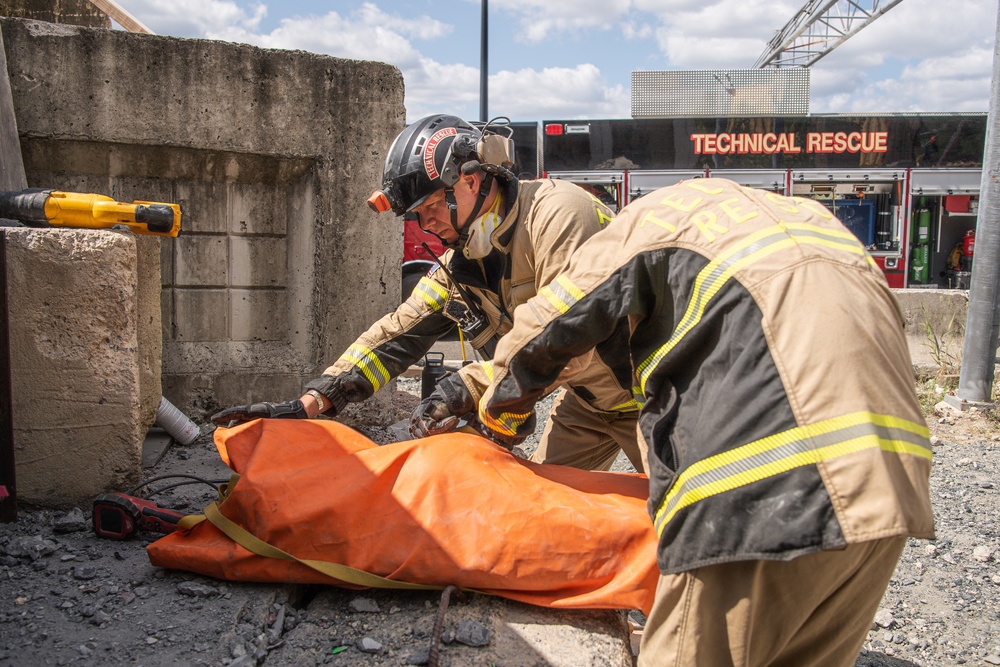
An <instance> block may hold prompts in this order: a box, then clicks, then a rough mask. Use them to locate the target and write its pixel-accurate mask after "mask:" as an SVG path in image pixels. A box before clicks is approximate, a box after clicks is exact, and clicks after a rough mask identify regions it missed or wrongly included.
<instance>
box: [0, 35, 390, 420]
mask: <svg viewBox="0 0 1000 667" xmlns="http://www.w3.org/2000/svg"><path fill="white" fill-rule="evenodd" d="M0 30H2V31H3V37H4V44H5V47H6V52H7V61H8V71H9V72H10V75H11V96H12V100H13V103H14V111H15V115H16V117H17V121H18V123H17V125H18V131H19V136H20V140H21V147H22V155H23V159H24V166H25V172H26V175H27V179H28V184H29V186H32V187H60V188H62V189H69V190H78V191H79V190H82V191H95V192H99V193H102V194H108V195H109V196H112V195H113V196H114V197H115V198H118V199H124V200H127V201H132V200H134V199H150V198H152V196H153V194H155V196H157V197H161V198H163V199H164V200H166V201H174V202H177V203H180V204H181V205H182V207H183V208H184V212H185V219H184V222H183V229H182V232H181V237H179V238H178V239H176V240H173V241H170V242H169V243H167V242H164V244H163V245H164V246H166V247H165V248H164V249H161V263H162V270H161V275H162V284H163V285H164V286H166V288H167V290H168V291H169V292H171V294H170V295H168V296H167V297H164V298H162V299H161V300H160V301H161V305H162V308H163V310H162V312H163V322H164V329H163V332H164V334H165V337H164V344H163V369H162V370H163V378H164V379H163V387H164V395H165V396H166V397H167V399H168V400H170V401H171V402H172V403H173V404H174V405H176V406H178V407H180V408H182V409H185V410H186V411H188V410H189V408H190V407H194V406H196V404H202V405H207V404H208V403H209V402H210V401H211V400H217V401H218V403H221V404H234V403H235V402H245V400H243V398H242V397H243V396H244V393H245V392H243V391H240V388H241V387H247V386H252V387H260V388H261V391H262V394H261V396H260V398H261V399H264V398H271V397H272V396H273V393H272V392H270V391H268V390H267V386H266V384H262V383H263V382H266V381H270V380H271V379H272V378H276V377H280V378H285V377H293V376H294V379H295V382H294V385H295V386H296V388H301V385H302V384H303V383H304V382H306V381H308V380H309V379H311V378H313V377H315V376H316V375H318V374H319V373H320V372H322V370H323V369H324V368H326V366H328V365H329V364H330V363H331V362H332V361H333V360H335V359H336V358H337V357H338V356H340V354H341V353H342V352H343V350H344V349H346V348H347V346H348V345H350V343H351V342H352V341H353V340H354V339H355V338H356V337H357V336H358V335H359V334H361V333H362V332H363V331H364V330H365V329H367V328H368V326H369V325H370V324H371V323H372V322H374V321H375V320H376V319H378V318H379V317H381V316H382V315H383V314H385V313H386V312H389V311H391V310H392V309H394V308H395V307H396V305H398V303H399V293H398V292H399V282H400V279H399V267H400V259H401V254H402V226H401V225H398V224H392V221H386V220H384V219H381V218H380V217H378V216H376V215H375V214H374V213H372V212H371V211H370V210H369V209H368V207H367V206H365V204H364V202H365V200H366V199H367V197H368V196H369V195H370V194H371V192H372V190H373V189H375V188H376V187H377V186H378V185H379V183H380V182H381V168H382V163H383V160H384V156H385V152H386V151H387V150H388V147H389V145H390V143H391V141H392V139H393V137H394V136H395V135H396V133H397V132H398V131H399V130H400V129H402V127H403V121H404V118H405V109H404V107H403V80H402V75H401V74H400V72H399V70H398V69H396V68H395V67H392V66H390V65H386V64H383V63H374V62H359V61H354V60H346V59H339V58H332V57H329V56H324V55H318V54H311V53H305V52H302V51H287V50H272V49H260V48H256V47H253V46H248V45H245V44H233V43H227V42H215V41H210V40H193V39H176V38H171V37H164V36H159V35H140V34H135V33H126V32H124V31H120V30H96V29H90V28H78V27H73V26H64V25H53V24H46V23H39V22H32V21H24V20H20V19H10V18H2V19H0ZM137 81H142V82H148V83H149V84H150V85H143V86H140V87H139V88H137V87H136V82H137ZM177 91H183V93H184V94H183V95H178V94H177ZM81 99H83V100H87V104H80V103H79V100H81ZM122 109H128V113H122V112H121V110H122ZM244 238H245V239H247V244H246V246H245V247H242V248H239V249H237V250H236V252H237V253H241V254H240V258H239V259H236V260H235V264H234V258H233V257H232V256H231V248H230V246H229V243H230V241H231V240H233V239H244ZM275 239H284V240H285V241H284V242H285V243H286V244H287V248H286V251H285V253H284V260H283V261H284V262H285V266H284V276H283V277H282V276H280V273H281V266H280V261H282V260H280V259H279V258H278V257H277V256H272V255H269V252H270V250H271V249H272V248H273V246H275V245H276V244H277V241H275ZM258 244H260V245H261V246H267V249H266V250H260V251H258V250H257V249H256V247H255V246H256V245H258ZM263 255H267V256H268V259H273V261H274V263H273V264H270V263H268V265H267V266H266V268H267V270H266V271H264V272H255V270H254V269H253V268H252V267H253V266H254V265H255V264H259V261H258V258H259V257H260V256H263ZM245 257H250V261H249V263H246V262H244V259H243V258H245ZM236 266H239V267H241V270H243V269H245V271H246V272H245V273H243V274H240V275H235V274H234V272H233V269H234V267H236ZM330 286H336V287H335V288H331V287H330ZM248 287H252V288H265V289H264V290H259V289H255V290H253V291H261V294H259V295H257V296H254V297H249V296H248V300H247V301H246V302H245V303H246V304H247V305H248V306H249V304H250V303H251V301H253V306H252V307H253V308H257V309H258V310H257V311H254V310H252V309H248V308H244V301H243V297H242V295H240V296H236V295H234V294H231V295H230V296H229V303H232V304H236V307H235V308H233V310H232V312H230V311H229V309H228V308H227V309H224V310H220V311H216V312H214V313H211V315H212V317H210V318H208V319H201V320H191V319H190V318H193V317H196V316H197V315H195V313H197V314H198V315H203V314H204V311H203V310H200V309H197V308H189V309H188V311H187V312H181V311H182V308H185V307H187V306H192V305H193V301H192V297H191V295H190V294H186V295H185V294H184V291H185V290H202V291H208V292H210V291H212V290H224V289H225V290H229V289H238V290H245V288H248ZM282 287H284V288H285V289H286V290H287V293H286V294H285V295H284V296H278V294H277V293H276V292H275V293H271V294H265V292H266V291H267V290H271V291H272V292H274V291H275V290H276V289H277V288H282ZM185 300H187V301H186V302H185ZM227 313H228V315H229V316H230V317H231V318H232V321H231V322H229V323H228V325H227V326H228V327H229V330H228V331H227V336H231V337H230V338H226V339H223V340H220V339H219V338H217V336H218V335H219V333H218V326H219V325H220V323H221V322H222V321H223V320H225V319H226V317H227ZM276 327H277V328H278V330H276ZM189 335H190V336H194V335H197V336H204V337H205V338H204V339H203V340H193V339H190V338H188V337H187V336H189ZM235 336H238V337H244V338H246V340H237V339H235ZM277 336H280V337H281V339H280V340H278V339H276V338H275V337H277ZM197 349H204V350H207V349H210V350H212V351H213V355H202V354H201V353H197V352H195V350H197ZM248 350H250V352H249V356H252V357H253V358H254V360H255V362H256V363H255V364H252V365H241V364H240V358H241V357H242V356H243V355H244V353H247V351H248ZM195 357H197V358H198V359H199V364H200V365H193V364H192V363H191V359H192V358H195ZM187 373H190V374H192V375H193V377H195V378H198V380H197V382H194V381H192V382H182V381H180V380H179V378H178V376H180V375H183V374H187ZM233 377H235V378H238V380H237V381H234V382H228V379H229V378H233ZM168 378H169V381H168ZM205 378H212V380H211V381H210V382H209V381H208V380H206V379H205ZM223 378H226V379H227V382H223V381H222V379H223ZM258 380H260V381H261V382H258ZM206 382H207V383H208V384H207V385H206V384H205V383H206ZM207 387H214V388H215V389H211V388H207ZM175 388H176V389H177V390H183V391H187V390H191V391H196V393H195V394H192V395H190V396H187V395H181V394H175V393H171V392H173V391H174V390H175ZM211 391H218V392H219V393H216V394H215V395H214V396H208V395H207V394H206V393H205V392H211ZM226 392H238V393H226ZM383 400H385V399H384V398H382V397H381V396H376V397H375V398H374V402H375V403H378V402H379V401H383Z"/></svg>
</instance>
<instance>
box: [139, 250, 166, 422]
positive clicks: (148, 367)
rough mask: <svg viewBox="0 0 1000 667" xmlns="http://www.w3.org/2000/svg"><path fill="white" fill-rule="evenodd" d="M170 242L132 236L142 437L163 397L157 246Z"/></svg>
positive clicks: (158, 254)
mask: <svg viewBox="0 0 1000 667" xmlns="http://www.w3.org/2000/svg"><path fill="white" fill-rule="evenodd" d="M172 243H173V239H163V240H161V239H160V237H157V236H142V235H136V236H135V246H136V339H137V341H138V344H139V429H140V432H141V433H145V432H146V431H147V430H148V429H149V427H151V426H152V425H153V423H154V422H155V421H156V409H157V408H158V407H159V405H160V398H161V397H162V396H163V394H162V387H161V386H160V370H161V369H162V367H163V328H162V321H163V318H162V310H161V303H160V294H162V292H163V290H162V288H161V287H160V246H161V245H171V244H172Z"/></svg>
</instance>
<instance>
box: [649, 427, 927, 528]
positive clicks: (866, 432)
mask: <svg viewBox="0 0 1000 667" xmlns="http://www.w3.org/2000/svg"><path fill="white" fill-rule="evenodd" d="M929 435H930V434H929V432H928V430H927V427H926V426H924V425H923V424H918V423H915V422H911V421H908V420H905V419H900V418H898V417H892V416H889V415H879V414H874V413H871V412H856V413H852V414H848V415H842V416H840V417H834V418H833V419H827V420H825V421H822V422H818V423H816V424H808V425H806V426H799V427H796V428H793V429H789V430H788V431H784V432H782V433H776V434H774V435H771V436H768V437H766V438H762V439H761V440H757V441H756V442H751V443H748V444H746V445H743V446H742V447H737V448H736V449H732V450H729V451H726V452H722V453H721V454H716V455H715V456H711V457H709V458H707V459H705V460H703V461H698V462H697V463H695V464H694V465H692V466H690V467H689V468H687V469H686V470H684V472H682V473H681V474H680V475H678V477H677V479H676V480H675V481H674V483H673V485H672V486H671V488H670V491H669V492H668V493H667V494H666V496H664V498H663V502H662V503H661V504H660V507H659V509H657V511H656V515H655V516H654V518H653V522H654V525H655V526H656V532H657V534H660V533H662V532H663V527H664V526H665V525H666V524H667V523H669V521H670V520H671V519H672V518H673V517H674V516H675V515H676V514H677V512H679V511H680V510H681V509H683V508H685V507H689V506H690V505H693V504H694V503H696V502H698V501H699V500H704V499H705V498H708V497H711V496H714V495H717V494H720V493H723V492H725V491H731V490H733V489H736V488H739V487H741V486H746V485H748V484H752V483H754V482H758V481H760V480H762V479H766V478H768V477H773V476H775V475H779V474H781V473H784V472H788V471H789V470H793V469H795V468H800V467H802V466H806V465H812V464H816V463H819V462H821V461H826V460H829V459H833V458H836V457H838V456H844V455H845V454H850V453H853V452H858V451H862V450H864V449H874V448H876V447H877V448H881V449H882V450H884V451H887V452H893V453H896V454H909V455H912V456H919V457H922V458H926V459H927V460H930V459H931V456H932V455H931V450H930V443H929V441H928V437H929Z"/></svg>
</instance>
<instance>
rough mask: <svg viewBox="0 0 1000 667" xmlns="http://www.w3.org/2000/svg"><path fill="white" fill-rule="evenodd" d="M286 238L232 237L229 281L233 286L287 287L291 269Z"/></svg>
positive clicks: (230, 242) (230, 241)
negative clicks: (288, 261)
mask: <svg viewBox="0 0 1000 667" xmlns="http://www.w3.org/2000/svg"><path fill="white" fill-rule="evenodd" d="M286 246H287V244H286V242H285V239H284V238H266V237H258V236H232V237H230V239H229V263H230V273H229V282H230V285H231V286H232V287H284V286H285V283H286V281H287V272H288V269H287V267H286V263H285V255H286V253H287V248H286Z"/></svg>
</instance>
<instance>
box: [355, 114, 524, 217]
mask: <svg viewBox="0 0 1000 667" xmlns="http://www.w3.org/2000/svg"><path fill="white" fill-rule="evenodd" d="M497 120H504V121H507V119H497ZM503 131H505V133H504V134H500V132H503ZM512 133H513V131H512V130H511V128H510V126H509V121H507V124H501V123H496V124H495V121H491V122H490V123H486V124H482V125H478V126H474V125H472V124H470V123H467V122H466V121H464V120H462V119H461V118H458V117H457V116H449V115H444V114H438V115H434V116H427V117H426V118H421V119H420V120H418V121H416V122H415V123H412V124H410V125H408V126H407V127H406V128H405V129H404V130H403V131H402V132H401V133H400V134H399V135H398V136H397V137H396V139H395V141H393V142H392V146H390V147H389V153H388V155H387V156H386V159H385V166H384V168H383V170H382V188H381V189H380V190H376V191H375V192H374V193H372V195H371V197H369V198H368V205H369V206H370V207H371V208H372V209H373V210H375V211H377V212H379V213H383V212H385V211H389V210H391V211H392V212H393V213H395V214H396V215H403V214H404V213H406V212H407V211H411V210H413V208H414V207H415V206H419V205H420V203H421V202H423V201H424V200H425V199H427V197H428V196H429V195H430V194H431V193H433V192H436V191H437V190H440V189H442V188H446V189H450V188H451V187H452V186H454V185H455V183H457V182H458V179H459V178H460V177H461V175H462V174H463V173H466V174H469V173H475V172H476V171H479V170H483V171H486V172H487V173H488V174H493V175H499V176H502V177H503V178H505V179H508V180H513V178H514V174H513V172H512V171H511V167H513V166H514V165H513V160H512V159H511V156H512V155H513V153H514V145H513V141H512V140H511V139H510V135H511V134H512Z"/></svg>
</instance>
